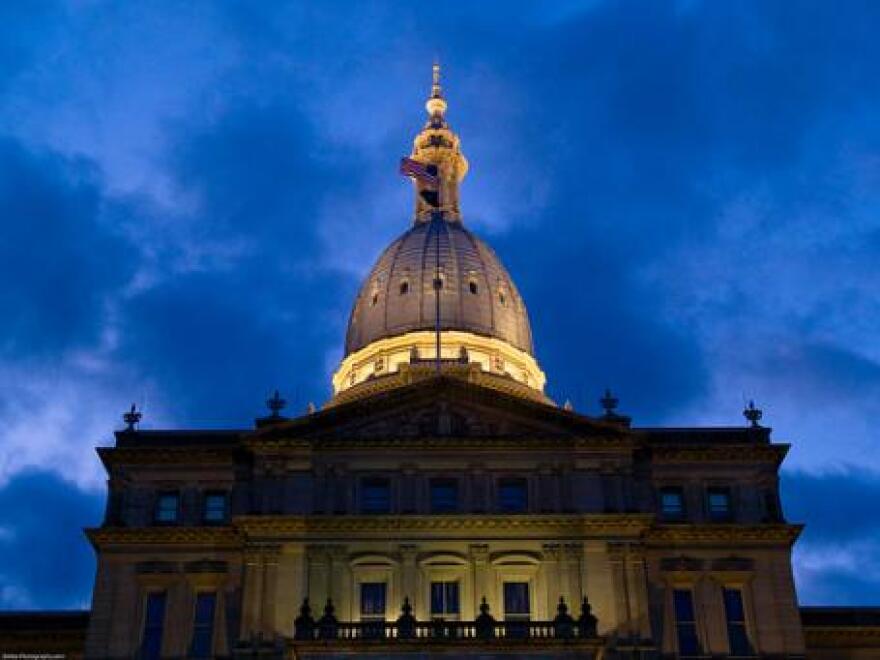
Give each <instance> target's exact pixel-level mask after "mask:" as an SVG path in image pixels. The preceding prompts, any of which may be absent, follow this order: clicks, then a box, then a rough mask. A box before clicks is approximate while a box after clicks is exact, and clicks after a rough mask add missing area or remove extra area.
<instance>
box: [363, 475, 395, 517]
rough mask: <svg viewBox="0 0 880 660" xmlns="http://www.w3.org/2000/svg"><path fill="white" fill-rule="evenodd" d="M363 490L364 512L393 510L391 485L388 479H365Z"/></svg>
mask: <svg viewBox="0 0 880 660" xmlns="http://www.w3.org/2000/svg"><path fill="white" fill-rule="evenodd" d="M361 490H362V493H361V512H362V513H388V512H389V511H391V486H390V484H389V483H388V479H364V481H363V482H362V489H361Z"/></svg>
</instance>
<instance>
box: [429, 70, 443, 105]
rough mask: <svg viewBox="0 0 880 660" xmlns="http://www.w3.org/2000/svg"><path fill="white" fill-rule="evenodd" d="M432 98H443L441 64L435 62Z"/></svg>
mask: <svg viewBox="0 0 880 660" xmlns="http://www.w3.org/2000/svg"><path fill="white" fill-rule="evenodd" d="M431 98H434V99H439V98H443V90H441V89H440V63H439V62H434V83H433V84H432V85H431Z"/></svg>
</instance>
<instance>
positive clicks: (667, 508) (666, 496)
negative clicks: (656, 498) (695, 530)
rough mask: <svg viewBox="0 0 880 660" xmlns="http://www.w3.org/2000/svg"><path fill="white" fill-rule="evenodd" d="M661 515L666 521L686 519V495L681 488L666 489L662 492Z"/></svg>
mask: <svg viewBox="0 0 880 660" xmlns="http://www.w3.org/2000/svg"><path fill="white" fill-rule="evenodd" d="M660 513H661V514H662V516H663V518H664V519H665V520H681V519H682V518H684V494H683V493H682V490H681V488H664V489H662V490H661V491H660Z"/></svg>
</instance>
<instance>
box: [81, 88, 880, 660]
mask: <svg viewBox="0 0 880 660" xmlns="http://www.w3.org/2000/svg"><path fill="white" fill-rule="evenodd" d="M427 110H428V120H427V123H426V125H425V127H424V129H423V130H422V131H421V132H420V133H419V134H418V136H417V137H416V140H415V143H414V147H413V152H412V154H411V156H410V159H409V160H410V162H409V163H408V164H407V168H408V170H407V171H408V172H409V173H411V174H412V177H413V182H414V188H415V199H416V206H415V212H414V218H413V225H412V227H411V228H410V229H408V230H407V231H406V232H405V233H404V234H403V235H402V236H401V237H400V238H398V239H397V240H395V241H394V242H393V243H392V244H391V245H390V246H389V248H388V249H387V250H386V251H385V252H384V253H383V254H382V256H381V257H380V258H379V260H378V262H377V263H376V265H375V266H374V268H373V269H372V271H371V272H370V274H369V276H368V277H367V278H366V280H365V281H364V283H363V286H362V287H361V289H360V292H359V294H358V296H357V299H356V301H355V303H354V308H353V311H352V314H351V319H350V323H349V328H348V333H347V336H346V344H345V355H344V358H343V360H342V361H341V364H340V365H339V367H338V369H337V370H336V372H335V374H334V375H333V383H332V385H333V396H332V398H331V400H330V401H328V402H327V404H326V405H325V406H323V407H322V408H321V409H314V410H309V411H308V413H307V414H305V415H303V416H299V417H293V418H287V417H284V416H282V414H281V412H282V411H283V401H281V400H280V398H279V397H278V396H277V395H276V397H275V398H273V399H272V400H270V401H269V404H270V409H271V411H272V412H271V414H270V415H269V416H268V417H265V418H263V419H260V420H258V421H257V424H256V427H255V428H253V429H247V430H228V431H191V430H189V431H174V430H169V431H141V430H138V429H137V421H138V419H139V418H138V415H137V413H136V412H135V411H134V410H132V412H131V413H129V415H128V419H127V421H128V423H129V424H128V428H127V429H126V430H124V431H120V432H118V433H117V434H116V444H115V446H114V447H112V448H101V449H99V450H98V451H99V454H100V457H101V460H102V461H103V463H104V465H105V466H106V469H107V473H108V488H109V495H108V503H107V510H106V517H105V520H104V522H103V524H102V525H101V526H100V527H98V528H95V529H89V530H87V534H88V537H89V539H90V541H91V543H92V544H93V546H94V548H95V550H96V553H97V556H98V571H97V577H96V581H95V589H94V597H93V603H92V610H91V613H90V617H89V624H88V631H87V634H86V638H85V657H88V658H95V659H99V658H102V659H110V658H114V659H115V658H131V657H138V658H183V657H240V658H244V657H265V658H312V657H314V658H319V657H320V658H341V657H347V658H360V657H370V658H384V657H401V658H428V657H434V656H440V655H443V656H446V655H448V656H466V657H480V658H515V657H530V658H568V657H571V658H602V657H604V658H666V657H669V658H672V657H694V658H697V657H700V658H702V657H705V658H708V657H713V658H715V657H731V658H733V657H737V658H745V657H749V658H804V657H808V658H868V657H877V656H876V655H870V654H871V653H876V649H877V648H878V647H877V646H872V645H873V644H880V617H877V620H873V623H871V620H869V619H870V616H874V614H872V613H870V612H867V613H864V612H863V613H862V614H863V615H864V616H867V617H869V619H863V620H862V622H861V623H859V624H855V623H853V621H854V619H852V616H853V615H852V612H849V613H846V612H839V611H838V612H837V613H836V616H837V619H835V618H834V616H835V613H834V612H830V611H826V610H822V609H815V608H814V609H812V610H810V611H807V610H804V611H802V610H801V609H800V608H799V607H798V603H797V596H796V593H795V586H794V581H793V577H792V569H791V549H792V545H793V543H794V542H795V540H796V539H797V537H798V534H799V533H800V530H801V526H800V525H797V524H793V523H790V522H788V521H787V520H786V519H785V516H784V513H783V511H782V507H781V505H780V499H779V489H778V484H779V482H778V471H779V467H780V464H781V463H782V461H783V459H784V457H785V454H786V452H787V450H788V445H786V444H781V443H776V442H773V441H772V440H771V434H770V430H769V429H767V428H765V427H762V426H760V425H759V422H760V411H757V410H755V409H754V408H753V407H750V408H749V409H747V410H746V411H745V414H746V417H747V420H748V423H747V424H746V425H744V426H742V427H737V428H641V427H638V426H634V425H633V424H632V423H631V420H630V419H629V418H628V417H626V416H623V415H621V414H619V413H618V412H617V401H616V400H615V399H614V397H613V396H612V395H611V394H610V393H606V395H605V397H603V399H602V400H601V406H602V409H603V411H602V412H601V413H600V414H599V415H597V416H587V415H584V414H580V413H579V412H575V411H573V410H571V408H570V406H567V405H566V406H557V405H556V404H555V403H553V402H552V401H550V399H549V398H548V397H547V396H546V395H545V394H544V384H545V380H546V378H545V375H544V372H543V371H542V370H541V368H540V366H539V364H538V362H537V360H536V359H535V357H534V350H533V346H532V337H531V331H530V327H529V319H528V315H527V313H526V308H525V304H524V302H523V299H522V297H521V296H520V294H519V292H518V290H517V288H516V286H515V285H514V283H513V280H512V279H511V277H510V275H509V274H508V273H507V271H506V270H505V268H504V267H503V265H502V264H501V262H500V261H499V259H498V257H497V256H496V255H495V254H494V252H493V251H492V250H491V249H490V248H489V247H488V246H487V245H486V244H485V243H484V242H482V241H481V240H480V239H479V238H477V237H476V236H474V235H473V234H472V233H471V232H470V231H468V230H467V229H466V228H465V226H464V224H463V222H462V214H461V211H460V207H459V196H458V186H459V183H460V182H461V180H462V179H463V177H464V176H465V174H466V172H467V167H468V165H467V161H466V160H465V158H464V156H463V155H462V153H461V147H460V142H459V138H458V136H457V135H456V134H455V133H454V132H452V130H451V129H450V127H449V125H448V123H447V121H446V116H445V113H446V102H445V100H444V98H443V96H442V93H441V89H440V84H439V77H438V72H437V71H436V70H435V80H434V86H433V89H432V93H431V96H430V98H429V100H428V102H427ZM847 617H849V618H847ZM850 624H852V625H850ZM848 626H849V627H848ZM871 649H875V650H873V651H872V650H871Z"/></svg>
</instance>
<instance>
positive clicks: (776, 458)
mask: <svg viewBox="0 0 880 660" xmlns="http://www.w3.org/2000/svg"><path fill="white" fill-rule="evenodd" d="M788 449H789V445H787V444H773V445H756V444H738V445H728V444H725V445H712V444H703V445H699V446H697V447H652V448H651V460H652V462H653V463H692V462H693V463H731V462H733V463H753V462H754V461H765V462H770V463H774V464H779V463H781V462H782V460H783V459H784V458H785V455H786V454H787V453H788Z"/></svg>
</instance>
